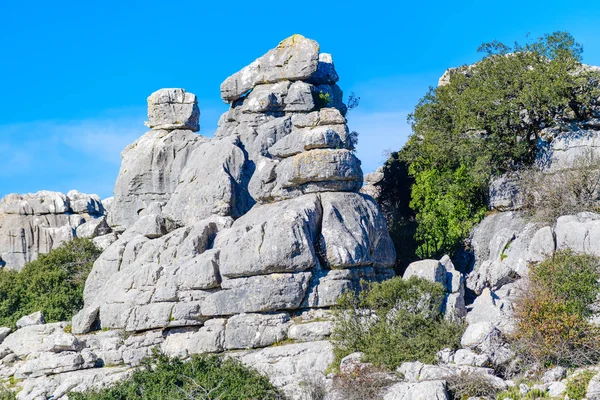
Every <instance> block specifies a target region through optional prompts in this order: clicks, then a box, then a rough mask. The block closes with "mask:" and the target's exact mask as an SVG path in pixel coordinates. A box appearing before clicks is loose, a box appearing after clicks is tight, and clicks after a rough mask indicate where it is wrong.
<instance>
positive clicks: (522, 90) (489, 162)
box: [399, 32, 600, 257]
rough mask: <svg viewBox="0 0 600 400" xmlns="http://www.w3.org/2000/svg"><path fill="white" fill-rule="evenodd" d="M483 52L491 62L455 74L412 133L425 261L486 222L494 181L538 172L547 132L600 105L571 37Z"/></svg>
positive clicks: (598, 88)
mask: <svg viewBox="0 0 600 400" xmlns="http://www.w3.org/2000/svg"><path fill="white" fill-rule="evenodd" d="M480 51H482V52H484V53H485V56H484V57H483V59H481V60H480V61H479V62H477V63H475V64H473V65H469V66H466V65H465V66H462V67H460V68H455V69H451V70H449V71H447V73H446V75H445V76H444V78H443V79H442V80H443V81H445V84H441V85H440V86H438V87H437V88H430V89H429V91H428V92H427V93H426V94H425V96H424V97H423V98H422V99H421V100H420V101H419V103H418V104H417V106H416V107H415V110H414V112H413V113H412V114H411V115H410V116H409V122H410V123H411V125H412V130H413V134H412V135H411V136H410V138H409V140H408V142H407V143H406V145H405V146H404V147H403V148H402V150H401V151H400V152H399V158H400V159H401V160H402V161H404V162H405V163H406V165H407V166H408V172H409V173H410V175H411V176H412V177H414V179H415V182H414V184H413V185H412V188H411V191H412V201H411V207H412V209H413V211H414V213H415V218H416V222H417V224H418V227H417V229H416V239H417V241H418V243H419V246H418V249H417V254H418V255H419V256H420V257H431V256H439V255H442V254H444V253H447V252H451V251H453V250H454V249H456V247H457V246H459V245H460V242H461V239H463V238H464V237H465V236H466V234H467V233H468V232H469V230H470V228H471V227H472V226H473V225H474V224H475V223H477V222H478V221H479V219H480V218H482V216H483V215H484V211H485V209H486V204H487V191H488V184H489V180H490V177H491V176H493V175H496V174H500V173H503V172H507V171H512V170H515V169H518V168H520V167H522V166H526V165H530V164H531V163H532V161H533V160H534V159H535V156H536V145H537V142H538V139H539V138H540V136H541V133H542V130H543V129H544V128H547V127H551V126H554V125H556V124H561V123H564V122H565V121H571V120H574V119H587V118H589V117H591V116H592V112H593V110H594V108H595V107H598V97H599V96H600V84H599V81H600V79H599V78H600V74H599V73H598V72H597V71H593V70H590V69H586V68H584V67H583V66H582V64H581V53H582V48H581V46H580V45H579V44H578V43H576V42H575V40H574V39H573V37H572V36H571V35H569V34H568V33H565V32H555V33H553V34H548V35H545V36H543V37H541V38H539V39H537V40H535V41H532V42H530V43H528V44H526V45H520V44H515V45H514V46H512V47H510V46H507V45H505V44H503V43H500V42H491V43H485V44H483V45H482V46H481V48H480Z"/></svg>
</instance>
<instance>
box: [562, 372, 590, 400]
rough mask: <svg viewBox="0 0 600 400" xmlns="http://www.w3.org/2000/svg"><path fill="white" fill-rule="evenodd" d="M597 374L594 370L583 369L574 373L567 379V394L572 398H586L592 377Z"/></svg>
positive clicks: (572, 399)
mask: <svg viewBox="0 0 600 400" xmlns="http://www.w3.org/2000/svg"><path fill="white" fill-rule="evenodd" d="M594 375H596V373H595V372H594V371H582V372H579V373H576V374H574V375H573V376H572V377H571V378H569V380H568V381H567V390H566V395H567V396H569V399H571V400H582V399H585V396H586V395H587V391H588V385H589V383H590V381H591V380H592V378H593V377H594Z"/></svg>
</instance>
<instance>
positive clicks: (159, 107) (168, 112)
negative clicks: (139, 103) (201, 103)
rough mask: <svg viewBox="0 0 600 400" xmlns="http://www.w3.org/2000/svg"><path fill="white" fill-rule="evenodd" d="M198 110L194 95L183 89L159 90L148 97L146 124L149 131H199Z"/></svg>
mask: <svg viewBox="0 0 600 400" xmlns="http://www.w3.org/2000/svg"><path fill="white" fill-rule="evenodd" d="M199 121H200V109H199V108H198V101H197V99H196V95H195V94H193V93H189V92H186V91H185V90H184V89H160V90H157V91H156V92H154V93H152V94H151V95H150V96H149V97H148V122H147V123H146V125H147V126H148V127H149V128H151V129H166V130H174V129H189V130H191V131H193V132H197V131H199V130H200V125H199Z"/></svg>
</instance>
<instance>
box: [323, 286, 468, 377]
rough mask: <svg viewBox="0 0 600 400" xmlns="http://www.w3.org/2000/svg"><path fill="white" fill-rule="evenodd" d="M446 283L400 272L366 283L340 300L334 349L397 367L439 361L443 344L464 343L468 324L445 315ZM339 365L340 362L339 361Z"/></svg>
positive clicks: (336, 353)
mask: <svg viewBox="0 0 600 400" xmlns="http://www.w3.org/2000/svg"><path fill="white" fill-rule="evenodd" d="M443 299H444V288H443V287H442V285H441V284H438V283H432V282H429V281H427V280H424V279H421V278H417V277H412V278H410V279H409V280H403V279H402V278H400V277H396V278H393V279H390V280H387V281H385V282H382V283H371V284H365V287H364V290H363V291H362V292H361V293H360V294H359V295H358V297H356V296H355V295H354V293H346V294H345V295H344V296H342V298H341V299H340V301H339V306H338V308H337V310H336V323H335V328H334V334H333V339H334V344H335V347H334V351H335V355H336V360H337V361H339V360H341V358H343V357H345V356H346V355H348V354H350V353H353V352H356V351H361V352H363V353H364V354H365V358H366V361H369V362H372V363H373V364H375V365H377V366H384V367H388V368H391V369H395V368H396V367H398V366H399V365H400V364H401V363H402V362H404V361H416V360H419V361H421V362H424V363H433V362H434V361H435V355H436V353H437V352H438V351H439V350H441V349H443V348H447V347H449V348H453V349H456V348H459V347H460V338H461V335H462V333H463V326H462V325H460V324H457V323H453V322H449V321H446V320H444V319H443V315H442V313H441V305H442V301H443ZM336 365H337V364H336Z"/></svg>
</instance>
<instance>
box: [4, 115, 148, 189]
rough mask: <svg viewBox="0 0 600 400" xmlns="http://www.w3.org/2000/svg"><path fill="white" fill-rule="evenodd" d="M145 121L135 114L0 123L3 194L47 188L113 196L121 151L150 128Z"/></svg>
mask: <svg viewBox="0 0 600 400" xmlns="http://www.w3.org/2000/svg"><path fill="white" fill-rule="evenodd" d="M132 114H133V113H132ZM142 122H143V114H142V116H141V117H140V115H139V113H135V115H130V116H123V115H119V116H116V117H111V116H110V115H106V116H102V117H98V118H91V119H85V120H73V121H34V122H28V123H20V124H11V125H4V126H0V154H2V158H3V163H2V167H1V168H0V197H2V196H4V195H6V194H7V193H13V192H35V191H38V190H42V189H47V190H57V191H61V192H66V191H68V190H70V189H78V190H81V191H87V192H90V193H98V194H99V195H100V196H103V197H104V196H110V195H111V194H112V187H113V185H114V182H115V179H116V177H117V173H118V170H119V165H120V162H121V159H120V152H121V150H122V149H123V148H124V147H125V146H126V145H127V144H129V143H131V142H133V141H134V140H136V139H137V138H138V137H140V136H141V135H142V134H143V133H144V132H145V131H146V130H147V129H146V128H145V127H144V125H143V124H142Z"/></svg>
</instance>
